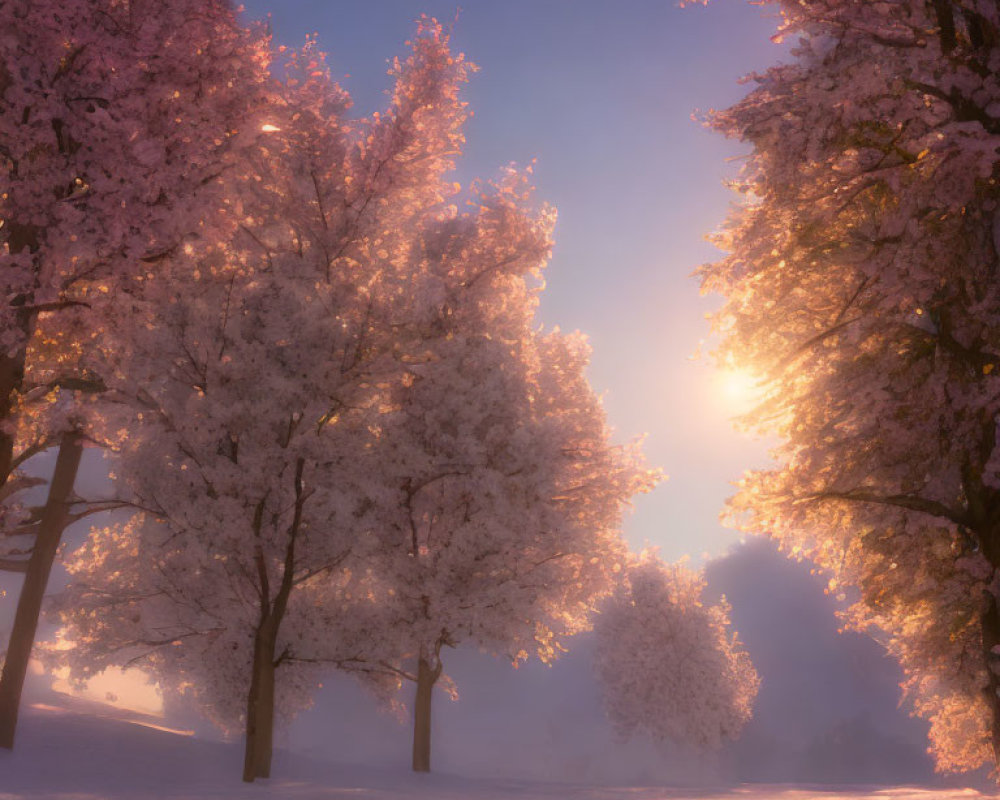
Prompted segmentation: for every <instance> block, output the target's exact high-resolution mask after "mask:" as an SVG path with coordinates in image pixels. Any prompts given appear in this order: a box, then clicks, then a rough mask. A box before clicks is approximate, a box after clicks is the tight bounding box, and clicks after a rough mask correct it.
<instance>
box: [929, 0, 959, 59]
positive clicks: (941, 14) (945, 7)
mask: <svg viewBox="0 0 1000 800" xmlns="http://www.w3.org/2000/svg"><path fill="white" fill-rule="evenodd" d="M931 6H932V7H933V8H934V16H935V18H936V19H937V24H938V38H939V40H940V41H941V51H942V52H943V53H944V54H945V55H948V54H949V53H950V52H951V51H952V50H954V49H955V45H956V44H957V41H958V40H957V34H956V31H955V10H954V9H953V8H952V5H951V0H931Z"/></svg>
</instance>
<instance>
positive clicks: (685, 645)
mask: <svg viewBox="0 0 1000 800" xmlns="http://www.w3.org/2000/svg"><path fill="white" fill-rule="evenodd" d="M704 588H705V581H704V578H703V577H702V576H701V575H700V574H699V573H697V572H694V571H693V570H691V569H689V568H688V567H686V566H684V565H683V564H665V563H663V562H662V561H660V559H659V558H658V557H657V556H656V555H655V553H652V552H649V551H646V552H644V553H642V554H641V555H640V556H638V557H633V558H632V559H631V563H630V565H629V567H628V569H627V571H625V572H624V573H623V575H622V578H621V580H620V581H619V583H618V587H617V588H616V590H615V592H614V594H613V595H612V596H611V597H610V598H609V599H608V600H605V601H604V603H603V604H602V605H601V608H600V613H599V614H598V615H597V617H596V621H595V624H594V629H595V631H596V634H597V649H596V651H595V656H594V669H595V671H596V673H597V677H598V679H599V681H600V684H601V687H602V692H603V697H604V706H605V709H606V710H607V714H608V718H609V719H610V720H611V722H612V724H613V725H614V726H615V728H616V729H617V730H618V732H619V733H620V734H622V735H623V736H632V735H635V734H637V733H645V734H648V735H650V736H651V737H653V738H654V739H656V740H659V741H668V740H669V741H674V742H686V743H690V744H693V745H694V746H696V747H709V748H711V747H718V746H719V745H721V744H722V743H723V741H725V740H726V739H735V738H736V736H737V735H738V734H739V732H740V730H741V729H742V728H743V726H744V725H745V724H746V723H747V721H749V719H750V716H751V714H752V712H753V702H754V699H755V698H756V696H757V687H758V686H759V684H760V679H759V678H758V677H757V672H756V671H755V670H754V667H753V664H752V663H751V662H750V656H749V655H747V653H746V651H745V650H743V648H742V647H741V646H740V642H739V640H738V639H737V636H736V634H735V633H734V632H732V631H731V630H730V622H729V608H728V606H727V605H726V603H725V600H723V601H722V602H721V603H719V604H718V605H714V606H705V605H703V604H702V602H701V595H702V592H703V591H704Z"/></svg>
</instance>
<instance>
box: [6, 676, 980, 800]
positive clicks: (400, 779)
mask: <svg viewBox="0 0 1000 800" xmlns="http://www.w3.org/2000/svg"><path fill="white" fill-rule="evenodd" d="M162 723H163V720H160V719H158V718H156V717H153V716H146V715H142V714H137V713H128V712H122V711H119V710H115V709H111V708H109V707H107V706H100V705H98V704H94V703H88V702H87V701H81V700H78V699H73V698H67V697H60V696H58V695H53V696H52V697H51V698H50V702H33V703H31V704H30V705H28V706H27V707H26V708H25V709H24V712H23V716H22V725H21V729H20V731H19V736H18V741H17V747H16V749H15V751H14V752H12V753H7V752H0V800H20V798H51V800H56V799H57V798H58V800H168V799H169V800H181V799H182V798H190V800H217V799H218V798H231V800H272V799H273V800H279V799H280V800H286V799H287V800H347V798H350V799H351V800H397V798H398V799H399V800H683V799H684V798H699V799H700V800H772V799H775V800H776V799H778V798H780V799H781V800H807V799H811V798H823V800H869V799H870V800H875V798H884V799H885V800H959V798H961V799H962V800H971V799H972V798H978V797H986V796H988V795H984V794H981V793H980V792H977V791H975V790H972V789H953V790H952V789H940V788H937V789H930V788H924V789H921V788H916V787H894V788H884V787H853V788H852V787H839V788H830V787H793V786H747V785H744V786H739V787H730V788H716V789H701V788H698V789H691V788H669V787H668V788H664V787H615V786H610V787H609V786H584V785H572V784H566V783H543V782H527V781H511V780H500V779H474V778H466V777H460V776H455V775H439V774H433V775H424V776H418V775H413V774H411V773H409V772H408V771H406V770H404V769H399V770H388V769H385V768H375V767H368V768H366V767H361V766H356V765H355V766H342V765H338V764H334V763H324V762H321V761H318V760H311V759H308V758H302V757H296V756H293V755H290V754H288V753H286V752H283V751H279V752H278V753H277V755H276V761H275V764H274V770H273V772H274V775H275V777H274V778H272V779H271V780H269V781H261V782H258V783H256V784H253V785H245V784H243V783H241V781H240V780H239V772H240V758H241V753H240V747H239V746H238V745H237V744H225V743H221V742H213V741H208V740H205V739H200V738H197V737H195V736H194V735H193V734H192V733H191V732H190V731H183V730H173V729H170V728H167V727H165V726H164V725H163V724H162Z"/></svg>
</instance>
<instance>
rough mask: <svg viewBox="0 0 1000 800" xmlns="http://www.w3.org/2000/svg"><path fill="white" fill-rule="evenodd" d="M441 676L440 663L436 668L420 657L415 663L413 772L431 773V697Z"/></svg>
mask: <svg viewBox="0 0 1000 800" xmlns="http://www.w3.org/2000/svg"><path fill="white" fill-rule="evenodd" d="M440 675H441V662H440V661H438V663H437V666H436V667H432V666H431V665H430V663H429V662H428V661H427V659H426V658H424V656H423V655H421V656H420V658H419V660H418V661H417V696H416V699H415V700H414V703H413V771H414V772H430V771H431V697H432V694H433V692H434V684H435V683H436V682H437V679H438V678H439V677H440Z"/></svg>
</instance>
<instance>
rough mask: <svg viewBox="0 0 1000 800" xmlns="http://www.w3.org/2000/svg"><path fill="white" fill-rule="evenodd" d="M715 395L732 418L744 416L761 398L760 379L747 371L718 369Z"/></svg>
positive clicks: (762, 392)
mask: <svg viewBox="0 0 1000 800" xmlns="http://www.w3.org/2000/svg"><path fill="white" fill-rule="evenodd" d="M715 386H716V394H717V396H718V397H719V399H720V401H721V402H722V404H723V405H724V406H725V407H726V409H727V410H728V411H729V412H730V413H731V414H732V415H734V416H738V415H740V414H746V413H747V412H749V411H750V410H752V409H753V407H754V406H756V405H757V404H758V403H759V402H760V401H761V399H762V398H763V394H764V390H763V388H762V387H761V384H760V378H759V377H758V376H757V375H755V374H754V373H752V372H751V371H750V370H747V369H740V368H738V367H733V368H727V369H720V370H718V371H717V372H716V374H715Z"/></svg>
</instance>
